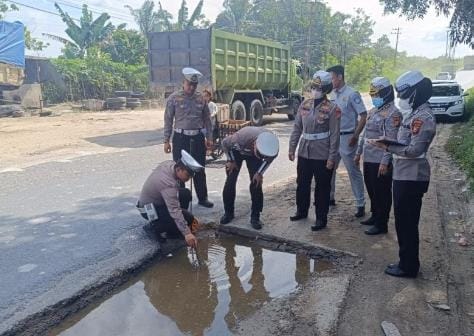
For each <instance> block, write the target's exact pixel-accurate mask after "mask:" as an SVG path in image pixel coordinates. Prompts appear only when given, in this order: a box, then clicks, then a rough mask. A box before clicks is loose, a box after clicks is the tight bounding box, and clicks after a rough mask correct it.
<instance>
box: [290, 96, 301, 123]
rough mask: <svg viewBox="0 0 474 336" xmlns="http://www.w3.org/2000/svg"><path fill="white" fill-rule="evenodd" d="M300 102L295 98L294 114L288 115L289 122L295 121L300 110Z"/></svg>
mask: <svg viewBox="0 0 474 336" xmlns="http://www.w3.org/2000/svg"><path fill="white" fill-rule="evenodd" d="M300 104H301V102H300V100H299V99H298V98H293V103H292V107H293V108H292V109H291V111H292V112H293V113H291V114H287V116H288V120H295V117H296V114H297V113H298V109H299V108H300Z"/></svg>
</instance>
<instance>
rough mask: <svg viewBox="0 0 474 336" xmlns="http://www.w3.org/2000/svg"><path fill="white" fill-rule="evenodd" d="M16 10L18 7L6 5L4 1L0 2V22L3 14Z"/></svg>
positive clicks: (11, 4)
mask: <svg viewBox="0 0 474 336" xmlns="http://www.w3.org/2000/svg"><path fill="white" fill-rule="evenodd" d="M17 10H18V7H17V6H16V5H15V4H13V3H10V4H7V3H6V1H5V0H0V20H3V18H4V14H5V13H7V12H10V11H17Z"/></svg>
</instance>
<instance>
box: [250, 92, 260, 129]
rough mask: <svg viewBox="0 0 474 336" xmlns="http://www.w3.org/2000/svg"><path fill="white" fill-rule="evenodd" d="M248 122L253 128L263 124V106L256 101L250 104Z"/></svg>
mask: <svg viewBox="0 0 474 336" xmlns="http://www.w3.org/2000/svg"><path fill="white" fill-rule="evenodd" d="M250 121H251V122H252V125H254V126H261V125H262V124H263V105H262V102H261V101H260V100H258V99H255V100H253V101H252V103H251V104H250Z"/></svg>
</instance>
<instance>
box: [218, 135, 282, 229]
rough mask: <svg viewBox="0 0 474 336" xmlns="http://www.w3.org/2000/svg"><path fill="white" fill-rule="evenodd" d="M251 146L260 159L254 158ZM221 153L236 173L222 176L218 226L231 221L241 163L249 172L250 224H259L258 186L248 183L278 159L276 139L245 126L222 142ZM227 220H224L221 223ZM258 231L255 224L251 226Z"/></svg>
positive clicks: (261, 198)
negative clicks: (222, 186) (222, 209)
mask: <svg viewBox="0 0 474 336" xmlns="http://www.w3.org/2000/svg"><path fill="white" fill-rule="evenodd" d="M255 146H256V147H257V151H258V152H260V154H261V155H260V156H261V157H257V156H256V155H255ZM222 150H223V151H224V153H225V154H226V156H227V160H228V161H231V162H235V163H236V165H237V169H235V170H234V171H232V172H230V173H229V172H228V171H227V172H226V173H227V178H226V181H225V184H224V190H223V192H222V198H223V201H224V211H225V214H224V217H223V218H222V219H221V224H227V223H228V222H230V220H232V219H233V218H234V203H235V192H236V191H235V189H236V184H237V178H238V177H239V173H240V168H241V167H242V162H243V161H245V162H246V164H247V170H248V172H249V177H250V180H251V183H250V196H251V200H252V211H251V222H252V224H254V222H255V223H256V222H259V219H260V213H261V212H262V210H263V191H262V185H261V184H259V185H256V184H255V183H252V178H253V177H254V175H255V174H256V173H258V174H260V175H262V176H263V174H264V173H265V171H266V170H267V169H268V167H269V166H270V164H271V162H272V161H273V160H274V159H275V157H276V156H277V155H278V138H277V137H276V136H275V135H274V134H273V133H271V132H270V131H269V130H267V129H265V128H263V127H256V126H247V127H244V128H242V129H240V130H239V131H237V132H235V133H234V134H232V135H229V136H227V137H226V138H225V139H224V140H223V141H222ZM226 217H227V220H226V219H225V218H226ZM252 226H254V228H258V226H260V225H258V224H256V225H252Z"/></svg>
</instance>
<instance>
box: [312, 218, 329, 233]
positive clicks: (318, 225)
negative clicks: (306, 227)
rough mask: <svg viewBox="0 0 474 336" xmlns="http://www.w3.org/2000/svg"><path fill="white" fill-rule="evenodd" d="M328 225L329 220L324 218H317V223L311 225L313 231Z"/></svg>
mask: <svg viewBox="0 0 474 336" xmlns="http://www.w3.org/2000/svg"><path fill="white" fill-rule="evenodd" d="M326 226H327V221H325V220H322V219H316V223H314V225H312V226H311V231H319V230H322V229H324V228H325V227H326Z"/></svg>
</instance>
